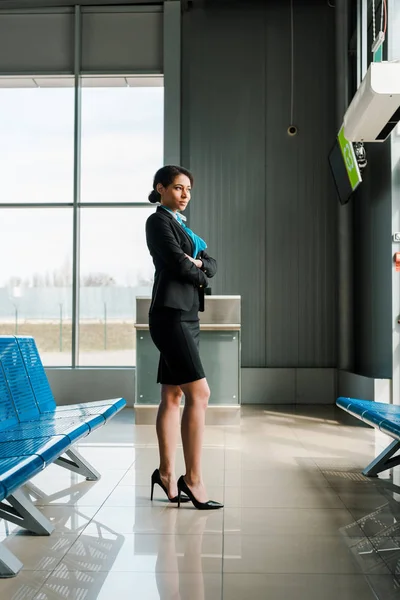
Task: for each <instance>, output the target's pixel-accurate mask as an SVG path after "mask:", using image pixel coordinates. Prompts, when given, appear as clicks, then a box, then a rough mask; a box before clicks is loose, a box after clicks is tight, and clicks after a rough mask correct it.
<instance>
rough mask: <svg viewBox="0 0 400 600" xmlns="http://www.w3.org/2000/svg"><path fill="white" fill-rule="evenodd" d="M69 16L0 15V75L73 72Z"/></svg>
mask: <svg viewBox="0 0 400 600" xmlns="http://www.w3.org/2000/svg"><path fill="white" fill-rule="evenodd" d="M73 27H74V17H73V14H72V13H68V12H59V13H57V12H56V13H51V12H49V13H47V14H46V13H44V14H0V73H10V74H12V73H34V74H38V73H41V72H46V73H59V72H66V71H68V72H70V73H72V72H73V68H74V57H73V50H74V29H73Z"/></svg>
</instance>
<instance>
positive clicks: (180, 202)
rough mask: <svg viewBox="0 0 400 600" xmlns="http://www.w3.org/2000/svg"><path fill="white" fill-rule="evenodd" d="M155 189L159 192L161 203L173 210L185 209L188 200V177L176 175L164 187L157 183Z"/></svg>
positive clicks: (189, 188)
mask: <svg viewBox="0 0 400 600" xmlns="http://www.w3.org/2000/svg"><path fill="white" fill-rule="evenodd" d="M157 191H158V192H159V193H160V194H161V204H163V205H164V206H166V207H167V208H170V209H171V210H173V211H177V210H180V211H182V210H185V208H186V207H187V205H188V204H189V201H190V192H191V184H190V179H189V177H187V176H186V175H178V176H177V177H175V179H174V181H173V183H171V185H169V186H168V187H166V188H165V187H164V186H163V185H161V183H159V184H158V185H157Z"/></svg>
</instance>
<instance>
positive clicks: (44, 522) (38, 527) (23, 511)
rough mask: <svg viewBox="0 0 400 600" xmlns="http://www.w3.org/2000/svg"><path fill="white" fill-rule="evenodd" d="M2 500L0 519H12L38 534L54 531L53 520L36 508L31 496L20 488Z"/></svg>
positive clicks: (0, 503) (13, 521)
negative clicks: (5, 499) (5, 500)
mask: <svg viewBox="0 0 400 600" xmlns="http://www.w3.org/2000/svg"><path fill="white" fill-rule="evenodd" d="M7 502H9V504H6V503H5V502H0V519H5V520H6V521H11V523H15V524H16V525H19V526H20V527H23V528H24V529H28V531H32V532H33V533H36V534H38V535H50V534H51V533H52V531H54V526H53V525H52V524H51V522H50V521H49V520H48V519H47V518H46V517H45V516H44V515H43V514H42V513H41V512H40V510H38V509H37V508H36V506H35V505H34V504H33V503H32V502H31V500H30V498H29V496H28V495H27V494H25V492H24V491H23V490H22V489H21V488H20V489H18V490H17V491H16V492H14V493H13V494H11V495H10V496H8V497H7Z"/></svg>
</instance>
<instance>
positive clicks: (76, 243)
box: [72, 6, 82, 368]
mask: <svg viewBox="0 0 400 600" xmlns="http://www.w3.org/2000/svg"><path fill="white" fill-rule="evenodd" d="M81 26H82V23H81V9H80V6H75V49H74V52H75V54H74V73H75V103H74V208H73V267H72V368H74V367H76V366H77V365H78V352H79V322H78V320H79V279H80V269H79V258H80V208H79V202H80V191H81V116H82V115H81V96H82V95H81V81H80V69H81V39H82V31H81Z"/></svg>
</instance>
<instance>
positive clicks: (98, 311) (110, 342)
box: [79, 205, 154, 366]
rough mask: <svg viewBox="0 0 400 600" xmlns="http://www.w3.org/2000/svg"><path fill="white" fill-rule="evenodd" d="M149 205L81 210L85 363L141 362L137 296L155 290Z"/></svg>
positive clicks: (81, 361) (82, 353) (81, 341)
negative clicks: (148, 240) (149, 244)
mask: <svg viewBox="0 0 400 600" xmlns="http://www.w3.org/2000/svg"><path fill="white" fill-rule="evenodd" d="M153 210H154V209H152V208H151V207H150V205H149V208H122V209H121V208H115V207H107V208H85V209H82V213H81V234H82V235H81V238H82V242H81V286H80V290H81V291H80V335H79V364H80V365H99V364H100V365H122V366H124V365H132V364H136V354H135V333H134V322H135V317H136V314H135V313H136V296H146V295H149V294H150V292H151V286H152V281H153V264H152V262H151V260H150V257H149V254H148V251H147V246H146V241H145V221H146V219H147V217H148V216H149V215H150V213H151V212H152V211H153Z"/></svg>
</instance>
